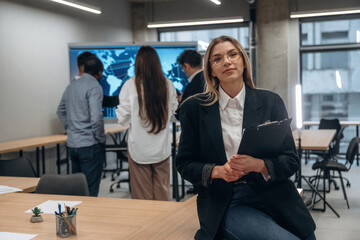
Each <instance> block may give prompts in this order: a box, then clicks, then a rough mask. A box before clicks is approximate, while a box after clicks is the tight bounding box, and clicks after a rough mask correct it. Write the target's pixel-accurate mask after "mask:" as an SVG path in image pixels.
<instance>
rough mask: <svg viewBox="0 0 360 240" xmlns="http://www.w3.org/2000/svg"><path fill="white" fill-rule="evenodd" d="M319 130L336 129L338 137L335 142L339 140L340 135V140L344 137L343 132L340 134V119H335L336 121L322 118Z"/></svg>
mask: <svg viewBox="0 0 360 240" xmlns="http://www.w3.org/2000/svg"><path fill="white" fill-rule="evenodd" d="M319 129H336V135H335V137H334V140H335V139H336V138H337V136H338V135H339V137H340V139H342V138H343V137H344V135H343V134H342V132H341V133H340V130H341V124H340V121H339V119H338V118H334V119H324V118H322V119H321V120H320V124H319Z"/></svg>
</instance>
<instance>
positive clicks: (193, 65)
mask: <svg viewBox="0 0 360 240" xmlns="http://www.w3.org/2000/svg"><path fill="white" fill-rule="evenodd" d="M177 63H178V64H180V66H181V68H182V70H183V71H184V72H185V74H186V76H187V78H188V82H189V84H188V85H187V86H186V88H185V91H184V93H183V95H182V99H181V102H183V101H184V100H185V99H187V98H188V97H190V96H192V95H194V94H196V93H202V92H204V90H205V80H204V74H203V69H202V57H201V55H200V53H198V52H197V51H195V50H192V49H188V50H185V51H183V52H182V53H181V54H180V56H179V57H178V58H177Z"/></svg>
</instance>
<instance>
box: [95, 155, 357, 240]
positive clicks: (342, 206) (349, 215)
mask: <svg viewBox="0 0 360 240" xmlns="http://www.w3.org/2000/svg"><path fill="white" fill-rule="evenodd" d="M312 163H313V161H310V162H309V164H307V165H304V164H303V173H304V175H313V174H314V171H313V170H311V165H312ZM344 177H347V178H348V179H349V180H350V182H351V187H350V188H346V191H347V194H348V198H349V203H350V209H347V206H346V201H345V200H344V198H343V194H342V191H341V189H340V190H334V189H333V186H332V190H331V192H330V193H328V194H327V195H326V197H327V200H328V202H329V203H330V204H331V205H332V206H333V208H335V210H336V211H337V212H338V213H339V214H340V218H338V217H337V216H336V215H335V214H334V213H333V212H332V211H331V210H330V209H329V208H327V209H326V211H325V212H321V211H313V210H312V211H311V214H312V216H313V218H314V219H315V222H316V225H317V229H316V232H315V234H316V236H317V239H318V240H332V239H333V240H359V239H360V166H356V164H354V165H353V167H352V169H351V170H350V172H348V173H345V174H344ZM123 178H126V175H125V174H124V173H122V174H121V175H120V176H119V177H118V176H117V177H116V179H123ZM112 183H113V182H112V181H111V177H110V173H107V175H106V178H104V179H103V180H102V181H101V185H100V192H99V196H101V197H110V198H130V194H129V187H128V186H129V185H128V184H127V183H121V184H120V188H116V186H114V192H113V193H110V192H109V188H110V185H111V184H112ZM338 185H339V186H340V183H339V181H338ZM303 187H304V188H306V185H305V184H303ZM305 194H307V192H306V193H305ZM192 196H193V195H192V194H187V195H186V196H185V198H184V199H182V201H184V200H186V199H188V198H190V197H192Z"/></svg>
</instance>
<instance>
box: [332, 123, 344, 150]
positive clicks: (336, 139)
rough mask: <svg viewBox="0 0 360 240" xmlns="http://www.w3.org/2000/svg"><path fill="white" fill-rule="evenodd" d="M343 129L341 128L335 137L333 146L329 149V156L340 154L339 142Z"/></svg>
mask: <svg viewBox="0 0 360 240" xmlns="http://www.w3.org/2000/svg"><path fill="white" fill-rule="evenodd" d="M344 129H345V127H341V128H340V131H339V132H338V134H337V135H335V136H336V137H335V141H334V142H333V145H332V147H331V149H330V156H335V155H337V154H339V152H340V142H341V139H342V138H343V132H344Z"/></svg>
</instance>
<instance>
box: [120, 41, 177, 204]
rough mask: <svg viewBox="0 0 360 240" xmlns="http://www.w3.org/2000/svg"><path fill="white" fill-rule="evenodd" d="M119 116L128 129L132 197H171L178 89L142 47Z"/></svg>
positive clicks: (151, 53) (151, 52) (124, 90)
mask: <svg viewBox="0 0 360 240" xmlns="http://www.w3.org/2000/svg"><path fill="white" fill-rule="evenodd" d="M119 103H120V104H119V105H118V107H117V109H116V116H117V118H118V122H119V124H121V125H124V126H126V125H130V128H129V131H128V139H127V140H128V141H127V142H128V161H129V171H130V188H131V197H132V198H136V199H149V200H166V201H168V200H170V160H169V156H170V153H171V146H170V131H169V123H170V117H171V115H172V114H174V112H175V110H176V108H177V104H178V103H177V100H176V91H175V88H174V85H173V84H172V82H171V81H170V80H169V79H167V78H165V76H164V73H163V71H162V68H161V64H160V60H159V56H158V55H157V53H156V51H155V49H154V48H153V47H151V46H142V47H141V48H140V49H139V51H138V52H137V55H136V59H135V77H134V78H130V79H129V80H128V81H127V82H126V83H125V84H124V86H123V87H122V89H121V92H120V94H119Z"/></svg>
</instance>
